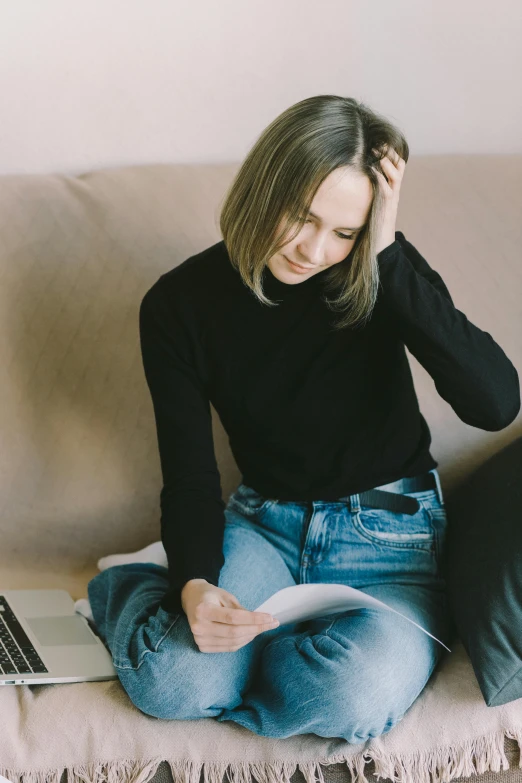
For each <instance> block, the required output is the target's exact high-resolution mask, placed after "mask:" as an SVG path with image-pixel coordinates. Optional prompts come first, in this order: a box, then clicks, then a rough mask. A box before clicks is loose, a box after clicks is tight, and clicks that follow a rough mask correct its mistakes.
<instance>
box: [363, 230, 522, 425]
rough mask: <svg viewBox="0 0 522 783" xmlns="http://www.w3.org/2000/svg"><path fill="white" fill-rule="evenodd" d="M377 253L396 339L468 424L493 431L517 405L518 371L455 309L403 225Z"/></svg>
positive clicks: (510, 416) (508, 418)
mask: <svg viewBox="0 0 522 783" xmlns="http://www.w3.org/2000/svg"><path fill="white" fill-rule="evenodd" d="M395 237H396V238H395V241H394V242H393V243H392V244H390V245H388V246H387V247H386V248H384V250H382V251H381V252H380V253H379V254H378V256H377V259H378V263H379V272H380V278H381V288H382V290H380V292H379V296H380V297H381V298H382V301H383V304H384V306H385V307H386V309H387V310H388V312H389V315H390V318H391V320H392V321H393V326H394V328H395V329H396V331H397V333H398V335H399V337H400V339H401V340H402V341H403V342H404V344H405V345H406V347H407V348H408V350H409V351H410V352H411V353H412V354H413V356H415V358H416V359H417V360H418V361H419V362H420V364H422V366H423V367H424V369H425V370H427V372H428V373H429V374H430V375H431V377H432V378H433V380H434V382H435V387H436V389H437V391H438V393H439V394H440V396H441V397H442V398H443V399H444V400H446V402H447V403H449V405H451V407H452V408H453V410H454V411H455V413H456V414H457V416H458V417H459V418H460V419H461V420H462V421H464V422H465V423H466V424H469V425H471V426H472V427H478V428H480V429H483V430H488V431H496V430H501V429H503V428H504V427H507V426H508V425H509V424H511V422H512V421H513V420H514V419H515V418H516V416H517V414H518V412H519V410H520V385H519V378H518V374H517V371H516V369H515V367H514V366H513V364H512V363H511V361H510V360H509V359H508V358H507V356H506V354H505V353H504V351H503V350H502V348H500V346H499V345H498V344H497V343H496V342H495V341H494V340H493V338H492V337H491V335H490V334H489V333H488V332H484V331H482V330H481V329H479V328H478V327H477V326H475V325H474V324H472V323H471V322H470V321H469V320H468V319H467V318H466V316H465V315H464V313H462V312H461V311H460V310H458V309H457V308H456V307H455V306H454V304H453V300H452V298H451V296H450V293H449V291H448V289H447V288H446V286H445V284H444V282H443V280H442V278H441V276H440V275H439V274H438V273H437V272H436V271H435V270H434V269H432V268H431V267H430V266H429V265H428V263H427V262H426V261H425V259H424V258H423V257H422V256H421V255H420V253H419V252H418V251H417V250H416V249H415V248H414V246H413V245H412V244H411V243H410V242H408V241H407V239H406V238H405V236H404V234H403V233H402V232H401V231H397V232H396V234H395Z"/></svg>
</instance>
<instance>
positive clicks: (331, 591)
mask: <svg viewBox="0 0 522 783" xmlns="http://www.w3.org/2000/svg"><path fill="white" fill-rule="evenodd" d="M364 608H369V609H375V608H377V609H386V610H388V611H389V612H395V614H398V615H400V616H401V617H404V619H405V620H407V621H408V622H409V623H413V625H416V626H417V628H420V630H421V631H424V633H427V634H428V636H431V638H432V639H435V641H436V642H438V643H439V644H442V646H443V647H444V648H445V649H446V650H448V652H451V650H450V648H449V647H446V645H445V644H444V643H443V642H441V641H440V639H437V638H436V637H435V636H433V635H432V634H431V633H429V631H427V630H426V629H425V628H423V627H422V626H421V625H418V623H415V622H414V621H413V620H411V619H410V618H409V617H406V615H405V614H402V612H398V611H397V610H396V609H392V607H391V606H388V604H385V603H383V601H379V600H378V599H377V598H374V597H373V596H371V595H368V594H367V593H363V592H362V590H356V589H355V587H348V585H338V584H323V583H320V584H303V585H292V587H284V588H283V589H282V590H278V591H277V593H274V595H272V596H270V598H269V599H268V600H266V601H265V602H264V603H262V604H261V606H258V607H257V609H255V610H254V611H255V612H267V613H268V614H271V615H272V617H275V618H276V620H279V623H280V625H284V624H285V623H298V622H302V621H303V620H311V619H313V618H314V617H324V616H325V615H329V614H336V613H338V612H346V611H348V610H349V609H364Z"/></svg>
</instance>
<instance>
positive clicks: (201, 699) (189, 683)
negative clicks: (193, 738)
mask: <svg viewBox="0 0 522 783" xmlns="http://www.w3.org/2000/svg"><path fill="white" fill-rule="evenodd" d="M163 658H164V656H162V655H161V654H159V655H158V653H151V654H149V655H147V656H145V658H144V660H143V662H142V664H141V666H140V667H139V668H138V669H128V668H127V669H126V668H123V667H117V668H116V671H117V674H118V678H119V680H120V683H121V685H122V686H123V688H124V690H125V691H126V693H127V695H128V696H129V698H130V700H131V701H132V703H133V704H134V706H135V707H137V708H138V709H139V710H140V711H141V712H143V713H145V714H146V715H150V716H151V717H153V718H162V719H163V720H197V719H198V718H206V717H210V716H211V713H210V712H209V704H211V703H212V693H209V689H208V688H204V687H201V685H199V684H198V682H197V681H196V677H195V675H194V667H191V668H192V672H189V671H188V670H187V668H186V667H183V666H176V664H175V662H174V661H173V660H171V661H169V663H168V664H167V663H166V661H165V660H163Z"/></svg>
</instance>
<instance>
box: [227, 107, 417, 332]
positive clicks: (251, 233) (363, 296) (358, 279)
mask: <svg viewBox="0 0 522 783" xmlns="http://www.w3.org/2000/svg"><path fill="white" fill-rule="evenodd" d="M387 146H389V147H393V149H394V150H395V151H396V152H398V154H399V155H400V156H401V158H403V159H404V160H405V161H406V162H407V161H408V157H409V148H408V143H407V141H406V139H405V137H404V135H403V134H402V133H401V131H400V130H399V129H398V128H396V127H395V126H394V125H393V124H392V123H391V122H389V121H388V120H387V119H385V118H384V117H381V116H379V115H378V114H376V113H375V112H374V111H372V110H371V109H370V108H369V107H368V106H366V105H365V104H364V103H362V102H360V101H357V100H355V99H354V98H343V97H340V96H338V95H317V96H314V97H312V98H307V99H305V100H303V101H300V102H299V103H296V104H294V105H293V106H290V108H289V109H286V111H284V112H283V113H282V114H280V115H279V116H278V117H277V118H276V119H275V120H274V121H273V122H272V123H271V124H270V125H269V126H268V127H267V128H266V129H265V130H264V131H263V133H262V134H261V136H260V137H259V138H258V140H257V141H256V143H255V144H254V146H253V147H252V149H251V150H250V152H249V153H248V155H247V157H246V159H245V160H244V162H243V164H242V165H241V168H240V169H239V171H238V172H237V174H236V176H235V178H234V180H233V182H232V184H231V186H230V187H229V189H228V191H227V193H226V194H225V198H224V203H223V206H222V209H221V215H220V229H221V233H222V236H223V240H224V243H225V246H226V248H227V251H228V254H229V257H230V260H231V263H232V265H233V266H234V267H235V268H236V269H237V270H238V272H239V273H240V275H241V278H242V280H243V282H244V283H245V284H246V285H247V286H248V287H249V288H250V289H251V290H252V291H253V292H254V294H255V295H256V296H257V298H258V299H259V300H260V301H261V302H262V303H264V304H266V305H269V306H273V305H277V302H273V301H271V300H270V299H268V298H267V297H266V296H265V295H264V293H263V288H262V277H263V270H264V268H265V266H266V265H267V262H268V260H269V259H270V258H271V257H272V256H273V255H274V254H275V253H278V252H279V251H280V250H281V248H282V247H284V245H285V244H286V243H287V242H290V241H291V240H292V239H294V238H295V236H297V234H298V233H299V231H300V229H301V226H302V224H303V220H304V218H303V217H302V216H303V215H304V216H306V215H307V213H308V210H309V209H310V207H311V203H312V201H313V198H314V196H315V193H316V192H317V190H318V188H319V187H320V185H321V183H322V182H323V181H324V180H325V179H326V177H327V176H328V175H329V174H330V173H331V172H332V171H334V170H335V169H337V168H338V167H340V166H349V167H351V168H352V169H353V171H354V173H358V174H365V175H366V176H367V177H368V179H369V180H370V183H371V186H372V190H373V199H372V203H371V207H370V212H369V215H368V220H367V223H366V224H365V226H364V228H363V229H362V231H360V232H359V234H358V236H357V238H356V240H355V244H354V245H353V247H352V249H351V251H350V253H349V254H348V256H347V257H346V259H344V260H343V261H341V262H340V263H339V264H334V265H333V266H332V267H331V269H330V270H329V272H328V273H327V275H326V276H325V285H324V289H325V291H327V292H329V293H331V294H333V295H334V296H333V298H332V299H329V298H328V297H326V296H325V297H324V301H325V302H326V303H327V305H328V307H329V308H330V309H331V310H338V311H345V312H346V316H345V317H344V318H341V319H340V320H339V321H338V323H337V324H336V325H335V327H334V328H335V329H342V328H345V327H349V326H350V327H354V326H356V325H359V323H362V324H363V325H364V323H366V321H367V320H368V319H369V318H370V316H371V313H372V311H373V308H374V306H375V302H376V300H377V294H378V288H379V268H378V263H377V254H376V252H375V250H376V247H377V245H376V243H377V241H378V230H379V226H380V221H381V218H382V214H383V209H384V202H383V197H382V194H381V190H380V185H379V179H378V177H377V175H376V173H375V170H374V168H377V169H378V170H380V171H381V172H383V170H382V168H381V166H380V163H379V161H380V160H381V158H382V157H384V155H385V154H386V147H387ZM373 148H375V149H376V150H379V154H377V155H376V154H375V153H374V152H372V149H373ZM383 173H384V172H383ZM280 224H281V225H282V230H281V231H280V232H279V234H277V235H276V232H277V227H278V226H279V225H280ZM293 229H295V231H294V232H293V233H292V231H293Z"/></svg>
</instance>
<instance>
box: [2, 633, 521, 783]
mask: <svg viewBox="0 0 522 783" xmlns="http://www.w3.org/2000/svg"><path fill="white" fill-rule="evenodd" d="M0 725H1V731H0V774H1V775H3V776H4V777H6V778H7V779H8V780H9V781H12V783H59V781H60V777H61V775H62V773H63V770H64V769H67V773H68V782H69V783H103V781H108V783H116V782H117V783H147V781H149V780H150V779H151V778H152V777H153V776H154V774H155V772H156V770H157V768H158V766H159V764H160V763H161V762H162V761H167V762H168V764H169V765H170V768H171V771H172V775H173V778H174V781H175V783H199V780H200V776H201V771H202V770H204V772H205V781H206V782H207V783H221V781H222V780H223V776H224V774H225V772H226V771H227V770H228V776H229V779H230V780H231V781H232V783H250V780H251V774H253V775H254V776H255V778H256V779H257V781H259V783H274V781H277V782H278V783H280V782H283V781H285V782H286V781H289V780H290V777H291V776H292V775H293V773H294V772H295V770H296V769H297V768H299V769H300V770H301V771H302V773H303V775H304V777H305V779H306V781H307V783H316V781H317V780H319V781H323V780H324V778H323V772H324V768H325V767H327V766H328V765H331V764H338V763H339V762H342V763H345V764H346V765H347V767H348V769H349V770H350V772H351V773H352V776H353V781H354V783H369V781H368V778H367V777H366V776H365V774H364V767H365V765H366V763H367V762H369V761H371V760H372V759H373V761H374V763H375V772H376V773H377V774H378V775H379V776H381V777H385V778H388V777H389V778H391V779H392V780H396V781H400V782H401V783H439V781H440V782H441V783H448V781H451V780H453V779H454V778H457V777H460V776H467V775H473V774H478V773H482V772H485V771H487V770H493V771H496V772H498V771H499V770H501V769H508V767H509V764H508V760H507V758H506V756H505V754H504V738H505V737H511V738H513V739H516V740H517V742H518V744H519V747H520V745H521V741H522V699H519V700H517V701H513V702H511V703H509V704H506V705H503V706H500V707H487V706H486V704H485V702H484V699H483V698H482V695H481V693H480V690H479V687H478V684H477V681H476V678H475V675H474V672H473V669H472V667H471V663H470V661H469V658H468V656H467V654H466V652H465V650H464V648H463V646H462V644H461V643H460V642H458V640H455V643H454V644H453V651H452V652H451V653H448V654H446V656H445V657H444V659H443V660H442V661H441V662H440V664H439V666H438V667H437V669H436V670H435V672H434V673H433V675H432V677H431V678H430V680H429V681H428V684H427V685H426V687H425V688H424V690H423V691H422V693H421V694H420V696H419V697H418V699H417V700H416V701H415V702H414V704H413V705H412V706H411V707H410V709H409V710H408V711H407V713H406V714H405V716H404V717H403V718H402V720H401V721H400V722H399V723H398V724H397V725H396V726H394V727H393V729H391V730H390V731H389V732H388V733H387V734H384V735H382V736H381V737H377V738H375V739H373V740H370V741H369V742H366V743H364V744H361V745H350V744H348V743H347V742H346V741H345V740H342V739H324V738H322V737H318V736H317V735H315V734H302V735H298V736H294V737H289V738H287V739H270V738H266V737H259V736H258V735H256V734H253V733H252V732H250V731H249V730H248V729H245V728H243V727H242V726H239V725H237V724H234V723H233V722H228V721H227V722H225V723H220V722H218V721H217V720H215V719H214V718H205V719H202V720H199V721H166V720H161V719H158V718H152V717H149V716H147V715H145V714H143V713H142V712H140V711H139V710H138V709H137V708H136V707H134V705H133V704H132V702H131V701H130V699H129V698H128V696H127V694H126V693H125V691H124V690H123V688H122V686H121V685H120V683H119V681H118V680H114V681H110V682H90V683H70V684H59V685H33V686H27V685H20V686H18V685H7V686H5V687H3V688H0Z"/></svg>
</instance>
